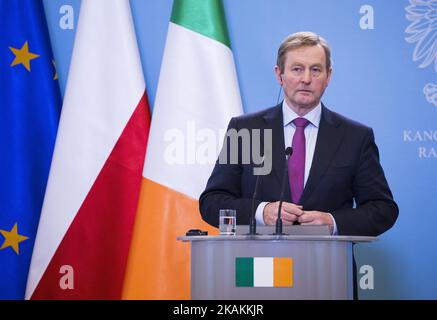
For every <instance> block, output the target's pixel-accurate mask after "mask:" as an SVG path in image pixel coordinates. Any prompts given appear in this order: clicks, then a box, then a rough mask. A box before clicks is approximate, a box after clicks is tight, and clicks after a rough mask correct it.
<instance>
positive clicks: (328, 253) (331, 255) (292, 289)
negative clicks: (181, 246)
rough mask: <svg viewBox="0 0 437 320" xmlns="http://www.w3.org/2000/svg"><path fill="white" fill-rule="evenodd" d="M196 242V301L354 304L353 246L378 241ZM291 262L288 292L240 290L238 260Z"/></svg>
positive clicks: (264, 238) (241, 238)
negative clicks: (332, 301)
mask: <svg viewBox="0 0 437 320" xmlns="http://www.w3.org/2000/svg"><path fill="white" fill-rule="evenodd" d="M178 240H180V241H184V242H190V243H191V299H193V300H203V299H207V300H212V299H220V300H227V299H229V300H234V299H237V300H249V299H262V300H268V299H287V300H288V299H352V298H353V269H352V268H353V266H352V264H353V262H352V261H353V256H352V255H353V244H354V243H361V242H371V241H374V240H376V238H375V237H355V236H326V235H324V236H318V235H281V236H276V235H255V236H251V235H235V236H184V237H178ZM248 257H249V258H252V257H254V258H260V257H269V258H270V257H273V258H279V257H287V258H291V260H292V271H291V272H292V285H291V286H288V287H248V286H237V281H236V261H237V258H248Z"/></svg>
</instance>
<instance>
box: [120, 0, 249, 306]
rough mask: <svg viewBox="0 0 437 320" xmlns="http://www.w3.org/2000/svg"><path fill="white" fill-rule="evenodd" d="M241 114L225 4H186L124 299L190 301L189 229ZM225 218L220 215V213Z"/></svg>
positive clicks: (170, 45) (165, 82)
mask: <svg viewBox="0 0 437 320" xmlns="http://www.w3.org/2000/svg"><path fill="white" fill-rule="evenodd" d="M241 113H242V107H241V99H240V94H239V88H238V82H237V76H236V72H235V66H234V60H233V55H232V51H231V48H230V43H229V37H228V32H227V27H226V21H225V15H224V9H223V4H222V2H221V1H220V0H179V1H175V2H174V4H173V10H172V14H171V21H170V23H169V27H168V34H167V41H166V46H165V52H164V57H163V61H162V67H161V73H160V79H159V83H158V89H157V95H156V101H155V106H154V109H153V118H152V124H151V129H150V138H149V145H148V150H147V158H146V162H145V166H144V172H143V179H142V186H141V194H140V200H139V206H138V211H137V217H136V221H135V229H134V234H133V240H132V246H131V250H130V255H129V261H128V268H127V273H126V281H125V285H124V291H123V297H124V298H126V299H189V298H190V277H189V275H190V255H189V245H188V244H186V243H181V242H178V241H177V240H176V237H177V236H181V235H184V234H185V232H186V231H187V230H188V229H195V228H198V229H202V230H208V231H209V234H213V233H216V232H217V230H216V229H215V228H212V227H210V226H208V225H207V224H206V223H204V222H202V220H201V217H200V213H199V209H198V197H199V196H200V194H201V192H202V191H203V189H204V187H205V185H206V181H207V179H208V177H209V175H210V173H211V171H212V167H213V165H214V161H215V159H216V158H217V154H218V151H219V149H220V144H221V142H222V138H223V136H224V131H225V129H226V127H227V124H228V122H229V120H230V118H231V117H232V116H236V115H238V114H241ZM217 214H218V213H217Z"/></svg>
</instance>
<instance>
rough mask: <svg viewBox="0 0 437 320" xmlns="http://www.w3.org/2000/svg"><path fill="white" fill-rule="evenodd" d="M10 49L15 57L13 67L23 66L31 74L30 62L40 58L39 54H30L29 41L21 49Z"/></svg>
mask: <svg viewBox="0 0 437 320" xmlns="http://www.w3.org/2000/svg"><path fill="white" fill-rule="evenodd" d="M9 49H10V50H11V51H12V53H13V54H14V55H15V59H14V61H12V63H11V67H13V66H16V65H18V64H22V65H23V66H24V67H25V68H26V69H27V71H29V72H30V60H32V59H36V58H38V57H39V54H35V53H32V52H29V45H28V43H27V41H26V42H25V43H24V44H23V46H22V47H21V49H17V48H13V47H9Z"/></svg>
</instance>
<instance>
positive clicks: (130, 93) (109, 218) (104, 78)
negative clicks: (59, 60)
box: [26, 0, 150, 299]
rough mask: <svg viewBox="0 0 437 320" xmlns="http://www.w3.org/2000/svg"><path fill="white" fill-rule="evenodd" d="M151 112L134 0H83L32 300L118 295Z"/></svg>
mask: <svg viewBox="0 0 437 320" xmlns="http://www.w3.org/2000/svg"><path fill="white" fill-rule="evenodd" d="M149 118H150V116H149V107H148V102H147V96H146V91H145V84H144V77H143V74H142V68H141V63H140V58H139V53H138V48H137V42H136V37H135V31H134V26H133V23H132V17H131V10H130V6H129V1H128V0H82V4H81V8H80V16H79V22H78V27H77V32H76V39H75V43H74V49H73V55H72V60H71V65H70V71H69V76H68V82H67V89H66V93H65V98H64V104H63V107H62V113H61V119H60V123H59V129H58V135H57V138H56V144H55V150H54V155H53V161H52V166H51V170H50V174H49V180H48V185H47V190H46V195H45V199H44V204H43V209H42V213H41V219H40V223H39V227H38V233H37V237H36V242H35V248H34V251H33V256H32V262H31V267H30V272H29V277H28V283H27V291H26V298H32V299H119V298H121V293H122V286H123V280H124V274H125V270H126V261H127V258H128V251H129V246H130V241H131V235H132V229H133V224H134V219H135V214H136V208H137V203H138V196H139V192H140V186H141V173H142V169H143V165H144V156H145V153H146V144H147V136H148V129H149V122H150V120H149Z"/></svg>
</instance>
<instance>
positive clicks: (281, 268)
mask: <svg viewBox="0 0 437 320" xmlns="http://www.w3.org/2000/svg"><path fill="white" fill-rule="evenodd" d="M235 286H236V287H292V286H293V259H292V258H291V257H237V258H235Z"/></svg>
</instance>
